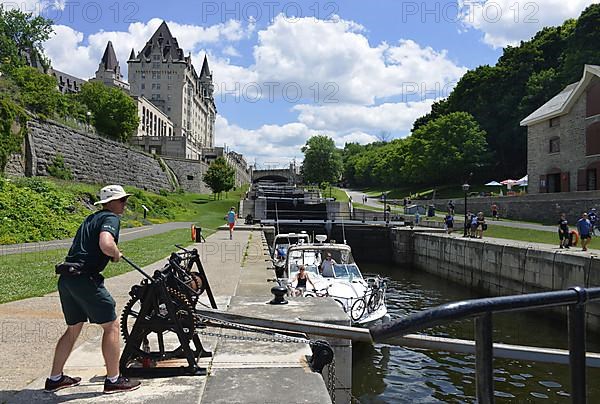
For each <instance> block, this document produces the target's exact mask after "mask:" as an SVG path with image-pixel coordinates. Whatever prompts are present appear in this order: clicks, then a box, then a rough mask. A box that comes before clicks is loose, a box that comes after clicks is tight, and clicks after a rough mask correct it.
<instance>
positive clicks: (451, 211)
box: [448, 200, 454, 216]
mask: <svg viewBox="0 0 600 404" xmlns="http://www.w3.org/2000/svg"><path fill="white" fill-rule="evenodd" d="M448 214H449V215H452V216H454V202H453V201H451V200H450V201H448Z"/></svg>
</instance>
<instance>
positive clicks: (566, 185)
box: [560, 171, 571, 192]
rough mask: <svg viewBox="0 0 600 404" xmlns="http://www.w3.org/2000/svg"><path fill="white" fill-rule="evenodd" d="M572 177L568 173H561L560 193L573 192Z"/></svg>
mask: <svg viewBox="0 0 600 404" xmlns="http://www.w3.org/2000/svg"><path fill="white" fill-rule="evenodd" d="M569 180H570V175H569V172H568V171H567V172H566V173H560V192H569V191H571V187H570V185H571V184H570V181H569Z"/></svg>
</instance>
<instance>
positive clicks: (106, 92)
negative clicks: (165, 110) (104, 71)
mask: <svg viewBox="0 0 600 404" xmlns="http://www.w3.org/2000/svg"><path fill="white" fill-rule="evenodd" d="M77 98H78V100H79V101H80V102H82V103H84V104H85V105H86V106H87V107H88V108H89V110H90V112H91V113H92V122H93V124H94V126H95V127H96V129H97V130H98V132H100V133H102V134H103V135H106V136H108V137H112V138H115V139H118V140H120V141H123V142H126V141H127V140H129V138H130V137H131V136H133V134H134V133H135V131H136V130H137V128H138V125H139V117H138V114H137V105H136V103H135V101H133V99H132V98H131V97H129V96H128V95H127V94H125V93H124V92H123V91H122V90H120V89H118V88H112V87H107V86H105V85H104V84H102V83H100V82H96V81H93V82H88V83H85V84H83V85H82V86H81V92H80V93H79V95H78V97H77Z"/></svg>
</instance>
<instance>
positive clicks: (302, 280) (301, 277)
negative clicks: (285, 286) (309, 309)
mask: <svg viewBox="0 0 600 404" xmlns="http://www.w3.org/2000/svg"><path fill="white" fill-rule="evenodd" d="M294 282H298V283H297V284H296V287H295V288H294V290H293V292H292V295H293V296H302V294H303V293H304V291H305V290H306V282H308V283H310V284H311V285H312V287H313V289H316V288H315V284H314V283H313V281H312V280H311V279H310V276H308V273H307V272H306V271H305V269H304V265H300V266H299V267H298V273H297V274H296V275H295V276H294V279H292V282H291V283H294Z"/></svg>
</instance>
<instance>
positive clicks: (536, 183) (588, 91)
mask: <svg viewBox="0 0 600 404" xmlns="http://www.w3.org/2000/svg"><path fill="white" fill-rule="evenodd" d="M521 126H527V174H528V175H529V192H530V193H547V192H571V191H593V190H600V178H599V176H600V66H595V65H585V68H584V72H583V77H582V78H581V80H579V81H578V82H577V83H572V84H569V85H568V86H566V87H565V88H564V89H563V90H562V91H561V92H560V93H558V94H557V95H556V96H554V97H553V98H552V99H551V100H549V101H548V102H546V103H545V104H544V105H542V106H541V107H540V108H538V109H537V110H535V111H534V112H533V113H531V114H530V115H529V116H528V117H526V118H525V119H523V120H522V121H521Z"/></svg>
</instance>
